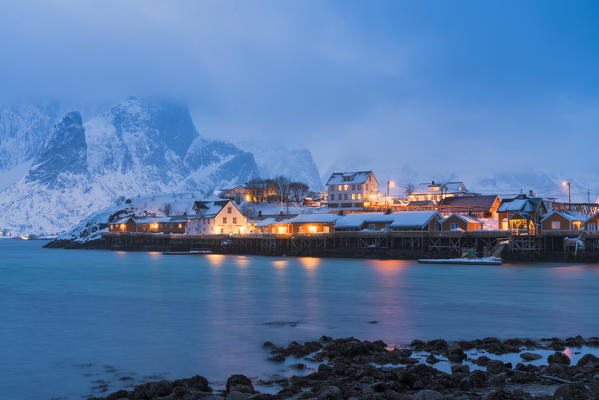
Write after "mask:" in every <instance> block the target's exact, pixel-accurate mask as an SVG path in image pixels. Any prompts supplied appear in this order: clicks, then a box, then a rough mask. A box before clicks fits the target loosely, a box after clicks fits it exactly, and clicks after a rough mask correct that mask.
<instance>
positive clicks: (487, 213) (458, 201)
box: [438, 194, 501, 218]
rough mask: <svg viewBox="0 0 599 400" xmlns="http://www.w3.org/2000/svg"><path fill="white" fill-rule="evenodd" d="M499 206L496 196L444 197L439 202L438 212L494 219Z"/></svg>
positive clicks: (499, 200)
mask: <svg viewBox="0 0 599 400" xmlns="http://www.w3.org/2000/svg"><path fill="white" fill-rule="evenodd" d="M500 204H501V199H500V198H499V196H498V195H496V194H492V195H476V196H458V197H446V198H444V199H442V200H441V201H440V202H439V204H438V211H440V212H442V213H444V214H445V213H446V214H450V213H451V214H461V215H471V216H473V217H476V218H496V217H497V209H498V208H499V205H500Z"/></svg>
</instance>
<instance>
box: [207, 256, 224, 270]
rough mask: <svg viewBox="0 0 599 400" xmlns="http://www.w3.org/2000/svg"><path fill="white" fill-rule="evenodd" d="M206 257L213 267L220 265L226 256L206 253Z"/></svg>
mask: <svg viewBox="0 0 599 400" xmlns="http://www.w3.org/2000/svg"><path fill="white" fill-rule="evenodd" d="M204 257H206V259H207V260H208V262H209V263H210V265H211V266H213V267H220V266H221V265H222V264H223V262H224V261H225V256H224V255H222V254H206V255H205V256H204Z"/></svg>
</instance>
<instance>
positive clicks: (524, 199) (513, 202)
mask: <svg viewBox="0 0 599 400" xmlns="http://www.w3.org/2000/svg"><path fill="white" fill-rule="evenodd" d="M543 204H544V203H543V199H542V198H540V197H528V196H526V195H523V194H521V195H519V196H516V197H514V198H513V199H503V200H502V201H501V204H500V205H499V208H498V209H497V211H498V212H507V211H523V212H535V211H537V210H538V209H539V207H541V205H543Z"/></svg>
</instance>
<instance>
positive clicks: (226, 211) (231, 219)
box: [185, 200, 248, 235]
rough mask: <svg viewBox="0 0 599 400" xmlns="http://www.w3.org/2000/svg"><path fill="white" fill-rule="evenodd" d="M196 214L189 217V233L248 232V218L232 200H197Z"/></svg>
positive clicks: (229, 233) (187, 230) (194, 207)
mask: <svg viewBox="0 0 599 400" xmlns="http://www.w3.org/2000/svg"><path fill="white" fill-rule="evenodd" d="M193 210H194V211H195V216H191V217H188V219H187V229H186V232H185V233H187V234H189V235H216V234H228V235H232V234H240V233H247V231H248V224H247V218H246V217H245V216H244V215H243V214H242V213H241V211H239V209H238V208H237V206H236V205H235V203H234V202H232V201H231V200H222V201H196V202H194V204H193Z"/></svg>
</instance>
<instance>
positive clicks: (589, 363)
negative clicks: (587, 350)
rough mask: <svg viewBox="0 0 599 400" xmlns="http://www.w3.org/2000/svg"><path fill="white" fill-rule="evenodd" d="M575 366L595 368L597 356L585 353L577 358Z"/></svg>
mask: <svg viewBox="0 0 599 400" xmlns="http://www.w3.org/2000/svg"><path fill="white" fill-rule="evenodd" d="M576 366H577V367H581V368H585V369H594V368H597V367H598V366H599V358H597V357H595V356H594V355H592V354H585V355H584V356H583V357H582V358H581V359H580V360H578V362H577V363H576Z"/></svg>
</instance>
